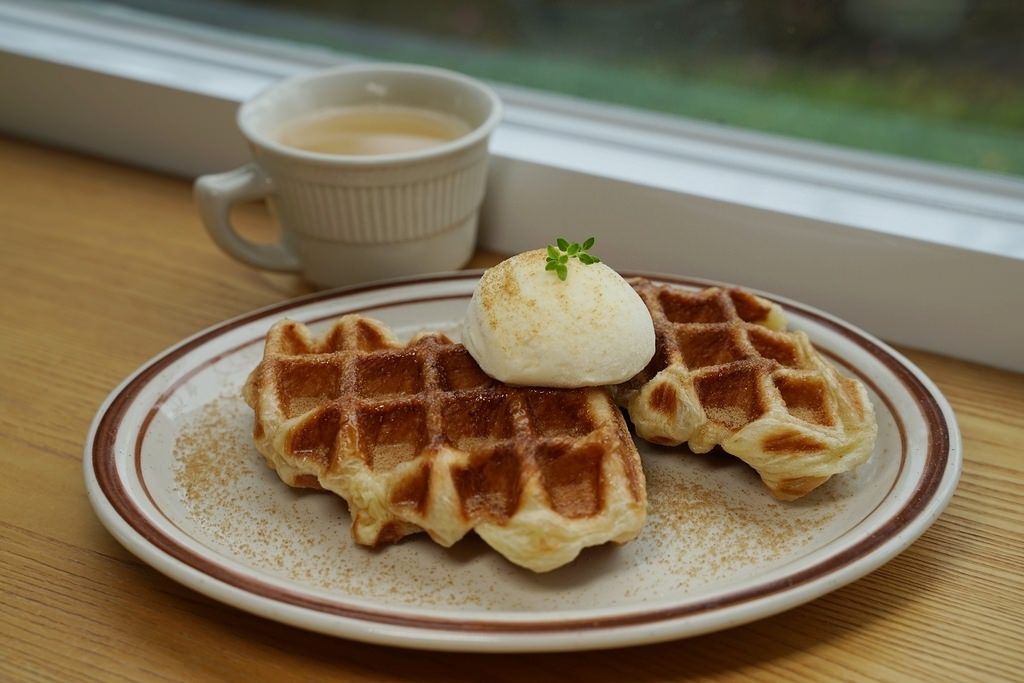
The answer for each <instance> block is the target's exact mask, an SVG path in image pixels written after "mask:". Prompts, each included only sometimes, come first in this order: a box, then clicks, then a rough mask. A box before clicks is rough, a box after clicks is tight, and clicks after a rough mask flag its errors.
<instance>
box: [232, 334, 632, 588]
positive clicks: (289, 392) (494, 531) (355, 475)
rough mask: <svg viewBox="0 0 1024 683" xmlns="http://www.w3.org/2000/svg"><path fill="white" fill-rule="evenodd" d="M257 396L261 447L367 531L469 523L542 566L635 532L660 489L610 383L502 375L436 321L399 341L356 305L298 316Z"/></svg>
mask: <svg viewBox="0 0 1024 683" xmlns="http://www.w3.org/2000/svg"><path fill="white" fill-rule="evenodd" d="M243 395H244V397H245V400H246V402H247V403H248V404H249V405H250V406H251V407H252V408H253V410H254V412H255V421H254V426H253V437H254V441H255V444H256V447H257V450H259V452H260V453H261V454H262V455H263V456H264V457H265V458H266V460H267V463H268V464H269V465H270V466H271V467H272V468H274V469H275V470H276V471H277V473H278V475H279V476H280V477H281V479H282V480H283V481H284V482H285V483H287V484H289V485H291V486H298V487H311V488H323V489H327V490H330V491H333V492H335V493H337V494H338V495H340V496H341V497H342V498H344V499H345V500H346V501H347V502H348V506H349V511H350V513H351V516H352V535H353V537H354V538H355V540H356V542H358V543H360V544H363V545H368V546H376V545H379V544H384V543H388V542H392V541H396V540H398V539H400V538H402V537H403V536H405V535H407V534H412V533H415V532H418V531H421V530H422V531H426V532H427V533H428V534H429V535H430V537H431V538H432V539H433V540H434V541H436V542H437V543H439V544H441V545H443V546H446V547H447V546H450V545H452V544H453V543H455V542H456V541H458V540H459V539H460V538H462V537H463V536H464V535H465V534H466V533H468V532H469V531H470V530H475V532H476V533H477V534H478V535H479V536H480V537H481V538H482V539H483V540H484V541H485V542H487V543H488V544H489V545H490V546H491V547H493V548H494V549H495V550H497V551H498V552H499V553H501V554H502V555H503V556H505V557H506V558H507V559H509V560H510V561H512V562H514V563H515V564H518V565H520V566H523V567H526V568H528V569H531V570H533V571H537V572H543V571H548V570H551V569H554V568H556V567H559V566H561V565H563V564H565V563H567V562H569V561H571V560H572V559H573V558H575V557H576V556H577V555H578V554H579V552H580V550H581V549H582V548H584V547H587V546H592V545H598V544H601V543H605V542H608V541H616V542H619V543H622V542H625V541H628V540H630V539H632V538H634V537H635V536H636V535H637V534H638V533H639V532H640V528H641V527H642V526H643V523H644V520H645V517H646V506H647V494H646V488H645V483H644V476H643V471H642V469H641V466H640V458H639V455H638V453H637V451H636V446H635V444H634V443H633V441H632V438H631V437H630V434H629V430H628V428H627V426H626V422H625V419H624V418H623V416H622V414H621V412H620V411H619V408H618V407H617V406H616V405H615V403H614V401H612V399H611V396H610V394H609V393H608V391H607V390H606V389H603V388H590V389H573V390H565V389H563V390H557V389H550V390H546V389H537V388H527V387H513V386H509V385H505V384H502V383H500V382H498V381H496V380H493V379H491V378H490V377H488V376H487V375H485V374H484V373H483V371H482V370H480V368H479V366H478V365H477V364H476V362H475V361H474V360H473V359H472V357H471V356H470V355H469V353H468V352H467V351H466V350H465V348H464V347H463V346H462V345H460V344H455V343H453V342H452V341H451V340H450V339H448V338H447V337H445V336H443V335H441V334H436V333H421V334H419V335H417V336H416V337H414V338H413V339H412V340H411V341H410V342H409V343H408V345H405V346H403V345H401V344H399V343H398V341H397V340H396V338H395V337H394V335H393V334H392V333H391V331H390V330H388V329H387V328H386V327H385V326H384V325H382V324H381V323H379V322H377V321H375V320H372V319H369V318H365V317H361V316H358V315H347V316H345V317H343V318H340V319H339V320H338V321H336V322H335V323H334V324H333V326H332V327H331V328H330V329H329V330H328V331H327V333H326V334H325V335H324V336H323V337H321V338H314V337H313V335H312V334H311V332H310V330H309V329H308V328H307V327H306V326H305V325H302V324H300V323H297V322H294V321H290V320H284V321H281V322H279V323H277V324H276V325H275V326H274V327H273V328H272V329H271V330H270V332H269V333H268V335H267V340H266V347H265V349H264V356H263V360H262V361H261V362H260V364H259V365H258V366H257V367H256V368H255V369H254V370H253V371H252V373H251V374H250V376H249V379H248V380H247V382H246V384H245V388H244V390H243Z"/></svg>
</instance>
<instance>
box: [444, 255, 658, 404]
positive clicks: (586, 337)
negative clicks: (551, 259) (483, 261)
mask: <svg viewBox="0 0 1024 683" xmlns="http://www.w3.org/2000/svg"><path fill="white" fill-rule="evenodd" d="M546 257H547V252H545V250H543V249H538V250H536V251H528V252H526V253H523V254H519V255H518V256H513V257H512V258H510V259H508V260H506V261H502V262H501V263H499V264H498V265H496V266H494V267H493V268H491V269H489V270H487V271H486V272H485V273H484V274H483V277H481V278H480V284H478V285H477V288H476V290H475V291H474V292H473V298H472V300H471V301H470V304H469V309H468V311H467V312H466V321H465V324H464V326H463V330H462V343H463V344H464V345H465V347H466V349H468V350H469V353H470V355H472V356H473V358H474V359H476V362H477V363H479V364H480V367H481V368H483V371H484V372H486V373H487V374H488V375H490V376H491V377H494V378H495V379H498V380H501V381H503V382H507V383H509V384H523V385H530V386H543V387H585V386H600V385H604V384H617V383H619V382H624V381H625V380H627V379H629V378H630V377H632V376H633V375H635V374H636V373H638V372H640V371H641V370H643V368H644V367H645V366H646V365H647V363H648V361H650V360H651V357H652V356H654V324H653V323H652V322H651V315H650V313H649V312H648V311H647V307H646V306H645V305H644V302H643V301H642V300H641V299H640V296H639V295H638V294H637V293H636V292H635V291H633V288H632V287H630V286H629V283H628V282H626V281H625V280H623V279H622V277H621V276H620V275H619V274H618V273H616V272H615V271H614V270H612V269H611V268H609V267H608V266H606V265H605V264H603V263H594V264H590V265H586V264H583V263H580V262H579V261H578V260H576V259H570V260H569V263H568V264H567V266H568V274H567V277H566V279H565V280H560V279H559V278H558V276H557V275H556V274H555V273H554V272H552V271H549V270H545V269H544V267H545V265H546Z"/></svg>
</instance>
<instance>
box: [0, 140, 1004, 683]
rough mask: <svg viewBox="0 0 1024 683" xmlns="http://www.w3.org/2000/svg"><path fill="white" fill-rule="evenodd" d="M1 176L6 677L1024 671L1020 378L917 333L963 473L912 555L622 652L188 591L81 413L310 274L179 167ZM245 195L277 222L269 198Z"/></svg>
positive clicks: (615, 676)
mask: <svg viewBox="0 0 1024 683" xmlns="http://www.w3.org/2000/svg"><path fill="white" fill-rule="evenodd" d="M0 181H2V182H0V236H2V243H0V272H2V273H3V277H4V288H3V291H2V293H0V311H2V317H0V349H2V353H3V356H2V358H3V360H2V363H0V373H2V382H0V387H2V388H0V444H2V449H0V458H2V463H3V464H2V467H3V469H2V471H3V477H2V479H0V511H2V514H0V534H2V541H0V581H2V597H0V602H2V608H0V679H2V680H47V681H49V680H54V681H69V680H90V681H91V680H98V681H108V680H149V679H153V680H174V681H179V680H180V681H197V680H225V681H235V680H248V681H253V680H262V679H271V680H313V679H317V678H324V679H327V678H330V679H332V680H357V681H370V680H386V681H391V680H429V681H450V680H460V681H480V680H494V681H512V680H532V681H544V680H557V681H567V680H573V681H576V680H578V681H597V680H608V681H653V680H736V681H747V680H779V681H794V680H805V681H818V680H843V681H860V680H922V681H938V680H952V681H975V680H1013V679H1016V680H1024V580H1022V577H1024V544H1022V529H1024V507H1022V505H1021V502H1020V501H1021V495H1022V493H1024V485H1022V484H1024V457H1022V455H1021V445H1022V444H1024V376H1022V375H1017V374H1012V373H1009V372H1003V371H1000V370H994V369H991V368H986V367H982V366H980V365H974V364H970V363H965V362H960V361H956V360H952V359H949V358H943V357H940V356H936V355H931V354H926V353H917V352H912V351H908V352H907V353H908V355H909V356H910V357H911V358H912V359H913V360H914V361H915V362H916V363H918V364H919V365H920V366H921V367H922V368H923V369H924V370H925V372H927V373H928V374H929V375H930V376H931V377H932V378H933V379H934V380H935V381H936V383H937V384H938V385H939V387H940V388H941V389H942V391H943V392H944V393H945V394H946V396H947V397H948V398H949V400H950V402H951V403H952V405H953V407H954V409H955V410H956V413H957V416H958V418H959V421H960V426H961V428H962V430H963V438H964V452H965V456H966V463H965V467H964V473H963V478H962V481H961V483H960V487H959V489H958V491H957V494H956V496H955V498H954V499H953V502H952V503H951V505H950V506H949V508H948V509H947V511H946V512H945V513H944V514H943V515H942V517H941V518H940V519H939V520H938V522H937V523H936V524H935V525H934V526H933V527H932V528H931V529H930V530H929V531H928V532H927V533H925V534H924V536H923V537H922V538H921V539H920V540H919V541H917V542H916V543H915V544H914V545H913V546H911V547H910V549H909V550H907V551H906V552H904V553H903V554H902V555H900V556H899V557H897V558H896V559H894V560H892V561H891V562H889V563H888V564H886V565H885V566H884V567H882V568H881V569H879V570H878V571H876V572H874V573H873V574H871V575H869V576H867V577H866V578H863V579H861V580H859V581H856V582H854V583H853V584H851V585H848V586H846V587H845V588H842V589H840V590H837V591H835V592H833V593H831V594H829V595H827V596H825V597H823V598H820V599H818V600H815V601H814V602H812V603H810V604H807V605H804V606H802V607H799V608H796V609H793V610H791V611H789V612H786V613H784V614H780V615H778V616H775V617H772V618H768V619H764V620H761V621H758V622H755V623H752V624H749V625H747V626H743V627H740V628H734V629H731V630H728V631H724V632H720V633H715V634H712V635H707V636H702V637H698V638H692V639H689V640H683V641H677V642H671V643H665V644H661V645H654V646H647V647H637V648H631V649H624V650H615V651H605V652H592V653H575V654H558V655H540V656H534V655H530V656H498V655H454V654H443V653H428V652H413V651H404V650H399V649H393V648H387V647H377V646H371V645H364V644H360V643H355V642H348V641H345V640H339V639H334V638H330V637H326V636H321V635H316V634H312V633H307V632H305V631H301V630H299V629H295V628H291V627H288V626H283V625H281V624H278V623H275V622H271V621H266V620H263V619H261V618H257V617H254V616H250V615H249V614H246V613H243V612H240V611H237V610H235V609H233V608H229V607H225V606H223V605H221V604H219V603H216V602H214V601H212V600H209V599H207V598H205V597H203V596H200V595H198V594H196V593H194V592H192V591H191V590H189V589H187V588H184V587H182V586H180V585H178V584H176V583H174V582H172V581H171V580H169V579H167V578H165V577H164V576H163V575H161V574H159V573H158V572H156V571H155V570H153V569H151V568H150V567H149V566H148V565H145V564H143V563H141V562H140V561H138V560H137V559H135V557H133V556H132V555H131V554H129V553H128V552H127V551H125V550H124V549H123V548H122V547H121V546H120V545H119V544H118V543H117V542H116V541H115V540H114V539H113V538H112V537H111V536H110V535H109V534H108V533H107V532H106V530H105V529H104V528H103V527H102V526H101V525H100V523H99V521H97V519H96V517H95V515H94V514H93V512H92V510H91V508H90V506H89V503H88V501H87V500H86V495H85V490H84V486H83V478H82V467H81V457H82V444H83V441H84V439H85V435H86V431H87V429H88V426H89V422H90V420H91V419H92V417H93V414H94V413H95V411H96V409H97V407H98V406H99V404H100V403H101V402H102V400H103V399H104V397H105V396H106V395H107V393H108V392H109V391H110V390H111V389H112V388H113V387H114V386H116V385H117V384H118V383H119V382H120V381H121V380H122V379H123V378H124V377H125V376H127V375H128V374H129V373H131V372H132V371H133V370H134V369H135V368H136V367H137V366H138V365H140V364H141V363H143V362H144V361H146V360H147V359H148V358H150V357H151V356H153V355H154V354H156V353H158V352H159V351H161V350H163V349H164V348H166V347H167V346H169V345H170V344H172V343H174V342H176V341H178V340H179V339H181V338H183V337H185V336H187V335H189V334H191V333H193V332H195V331H197V330H199V329H201V328H204V327H206V326H208V325H211V324H214V323H217V322H219V321H221V320H223V319H225V318H228V317H230V316H234V315H236V314H238V313H242V312H244V311H247V310H250V309H253V308H256V307H258V306H262V305H265V304H269V303H271V302H275V301H280V300H282V299H285V298H289V297H292V296H294V295H297V294H301V293H303V292H306V291H307V288H306V286H304V285H303V284H301V283H300V282H299V281H298V280H297V279H296V278H294V277H291V276H280V275H269V274H266V273H261V272H258V271H256V270H253V269H251V268H247V267H245V266H242V265H240V264H238V263H235V262H234V261H232V260H231V259H229V258H228V257H227V256H225V255H224V254H223V253H221V252H220V251H219V250H218V249H217V248H216V247H215V246H214V245H213V243H212V242H211V241H210V240H209V239H208V238H207V236H206V234H205V232H204V230H203V228H202V227H201V225H200V223H199V221H198V219H197V217H196V212H195V210H194V207H193V204H192V199H191V188H190V185H189V184H188V183H187V182H185V181H182V180H178V179H172V178H166V177H161V176H158V175H153V174H149V173H146V172H143V171H139V170H136V169H131V168H125V167H122V166H118V165H115V164H111V163H107V162H104V161H99V160H96V159H92V158H86V157H82V156H78V155H75V154H71V153H66V152H61V151H55V150H51V149H46V148H42V147H38V146H34V145H30V144H26V143H22V142H16V141H10V140H8V141H3V140H0ZM239 213H240V214H241V215H240V220H241V221H242V222H243V223H244V224H245V225H247V226H249V228H248V229H249V230H251V231H252V232H253V233H254V234H255V233H259V232H265V231H267V230H268V221H267V218H266V215H265V214H264V213H263V212H262V211H261V210H259V209H258V208H255V207H254V208H243V209H242V210H240V212H239ZM495 260H496V256H495V255H493V254H479V255H478V256H477V257H476V258H475V260H474V264H473V265H477V266H479V265H486V264H490V263H493V262H494V261H495ZM964 333H965V334H974V333H978V331H977V330H965V331H964Z"/></svg>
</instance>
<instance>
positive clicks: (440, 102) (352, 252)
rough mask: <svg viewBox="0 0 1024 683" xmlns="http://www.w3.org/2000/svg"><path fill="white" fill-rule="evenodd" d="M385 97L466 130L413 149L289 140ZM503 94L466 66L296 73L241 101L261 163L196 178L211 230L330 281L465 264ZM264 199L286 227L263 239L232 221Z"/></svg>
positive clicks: (241, 255)
mask: <svg viewBox="0 0 1024 683" xmlns="http://www.w3.org/2000/svg"><path fill="white" fill-rule="evenodd" d="M362 105H385V106H399V107H409V108H415V109H420V110H427V111H431V112H436V113H439V114H442V115H448V116H453V117H455V118H457V119H459V120H461V121H462V122H463V123H465V124H466V126H467V127H468V129H469V132H467V133H465V134H464V135H462V136H461V137H457V138H455V139H452V140H449V141H446V142H442V143H440V144H437V145H435V146H432V147H429V148H425V149H419V150H415V151H408V152H400V153H392V154H377V155H356V154H333V153H331V154H328V153H323V152H314V151H308V150H305V149H300V148H297V147H291V146H288V145H285V144H283V143H282V142H281V141H280V139H279V134H280V131H281V129H282V127H283V126H285V125H286V124H287V123H289V122H291V121H294V120H295V119H297V118H299V117H302V116H305V115H308V114H310V113H313V112H316V111H320V110H325V109H331V108H336V107H349V106H362ZM500 118H501V102H500V100H499V99H498V96H497V95H496V94H495V93H494V92H493V91H492V90H491V89H490V88H488V87H487V86H485V85H483V84H482V83H480V82H478V81H476V80H474V79H472V78H469V77H467V76H463V75H461V74H458V73H455V72H452V71H447V70H444V69H436V68H432V67H425V66H418V65H406V64H356V65H349V66H343V67H338V68H334V69H330V70H327V71H321V72H318V73H313V74H310V75H303V76H298V77H295V78H290V79H287V80H284V81H281V82H280V83H277V84H274V85H272V86H270V87H269V88H267V89H266V90H264V91H263V92H261V93H259V94H258V95H256V96H255V97H254V98H253V99H251V100H249V101H248V102H246V103H244V104H243V105H242V106H241V108H240V109H239V111H238V126H239V128H240V129H241V131H242V134H243V135H244V136H245V137H246V139H247V140H248V142H249V145H250V148H251V150H252V155H253V161H252V162H251V163H249V164H246V165H245V166H242V167H240V168H237V169H235V170H233V171H228V172H227V173H219V174H214V175H205V176H202V177H200V178H198V179H197V180H196V184H195V195H196V200H197V203H198V205H199V211H200V214H201V216H202V219H203V222H204V223H205V225H206V229H207V230H208V231H209V233H210V235H211V236H212V237H213V239H214V241H216V243H217V244H218V245H219V246H220V247H221V248H222V249H224V251H226V252H227V253H228V254H230V255H231V256H234V257H235V258H237V259H239V260H241V261H242V262H244V263H247V264H249V265H252V266H256V267H258V268H263V269H267V270H273V271H285V272H300V273H302V275H303V277H304V278H305V279H306V280H308V281H309V282H310V283H312V284H314V285H316V286H319V287H332V286H338V285H345V284H350V283H355V282H364V281H369V280H377V279H381V278H388V277H396V276H401V275H414V274H419V273H425V272H434V271H442V270H452V269H456V268H460V267H462V266H463V265H465V263H466V261H468V260H469V258H470V256H471V255H472V253H473V249H474V246H475V243H476V233H477V220H478V215H479V209H480V204H481V202H482V201H483V196H484V187H485V181H486V177H487V161H488V148H487V145H488V141H489V138H490V135H491V133H492V132H493V130H494V128H495V127H496V126H497V124H498V121H499V120H500ZM254 199H266V201H267V203H268V204H269V207H270V211H271V213H272V215H273V216H274V217H275V218H276V220H277V222H278V224H279V226H280V228H281V230H280V237H279V239H278V241H276V242H274V243H271V244H262V243H256V242H253V241H251V240H247V239H246V238H244V237H243V236H241V235H240V234H239V233H238V232H237V231H236V230H235V228H234V226H233V225H232V223H231V218H230V211H231V207H232V206H233V205H234V204H236V203H238V202H241V201H249V200H254Z"/></svg>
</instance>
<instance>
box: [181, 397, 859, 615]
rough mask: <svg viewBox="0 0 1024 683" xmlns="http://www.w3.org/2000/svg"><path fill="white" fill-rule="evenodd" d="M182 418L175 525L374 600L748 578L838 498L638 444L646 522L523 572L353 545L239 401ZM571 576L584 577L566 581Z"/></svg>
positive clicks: (622, 596) (547, 605)
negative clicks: (260, 435)
mask: <svg viewBox="0 0 1024 683" xmlns="http://www.w3.org/2000/svg"><path fill="white" fill-rule="evenodd" d="M195 415H196V416H195V418H194V419H193V420H192V421H191V422H190V423H189V424H188V425H187V426H186V428H185V429H183V430H182V431H181V432H180V434H179V436H178V437H177V440H176V442H175V444H174V448H173V456H174V461H175V465H174V472H175V483H176V489H177V493H178V495H179V497H180V499H181V503H182V505H183V508H184V511H185V512H184V514H185V515H186V518H185V519H184V520H183V521H178V524H179V526H181V527H182V528H183V529H185V530H186V531H187V532H188V533H190V534H191V535H192V536H193V537H194V538H196V539H197V540H198V541H199V542H200V543H202V544H204V545H205V546H207V547H209V548H210V549H211V550H212V551H213V552H214V553H216V554H218V555H221V556H225V557H229V558H232V559H234V560H236V561H239V562H241V563H243V564H244V565H246V566H248V567H251V568H252V569H253V570H255V571H258V572H261V573H266V574H270V575H273V576H278V577H281V578H284V579H286V580H291V581H295V582H297V583H300V584H302V585H303V586H307V587H312V588H313V589H317V590H324V591H328V592H330V593H332V594H336V595H341V596H346V597H358V598H366V599H372V600H384V601H386V602H387V603H388V604H396V603H397V604H403V603H404V604H410V605H417V606H436V607H443V608H453V607H456V608H457V607H460V606H461V607H464V608H466V609H469V610H477V609H510V610H538V609H539V610H550V609H552V608H553V603H552V599H553V598H552V596H554V595H558V596H560V597H558V598H557V600H556V602H557V603H558V605H560V606H562V607H563V608H565V609H573V608H575V607H580V606H583V607H586V606H592V605H595V604H606V605H607V604H637V603H644V602H647V601H649V600H651V599H664V597H665V596H666V594H677V595H687V594H692V593H693V592H694V591H699V590H701V589H702V588H704V587H707V586H714V585H721V584H723V583H729V582H731V581H733V580H736V579H742V578H752V577H756V576H757V575H758V574H759V573H761V572H763V571H765V570H766V569H768V568H771V567H777V566H780V564H782V563H785V562H787V561H790V560H791V559H793V558H795V557H799V556H800V555H802V554H803V553H804V552H807V551H808V550H810V549H813V548H814V547H815V546H816V544H817V543H819V541H820V539H821V533H822V530H823V529H825V528H826V527H828V526H829V524H830V522H831V521H833V520H834V519H835V518H836V516H837V515H840V516H841V515H842V514H843V511H844V510H845V505H846V503H845V502H844V500H843V499H842V498H843V494H842V488H841V487H830V486H825V487H822V488H821V489H819V490H817V491H815V492H814V494H813V495H812V496H809V497H808V499H805V500H803V501H800V502H799V503H797V504H794V503H782V502H778V501H775V500H773V499H771V498H770V496H768V494H767V492H766V491H765V490H764V487H763V485H762V484H761V483H760V482H759V481H758V480H757V476H756V474H755V473H754V472H753V470H750V469H749V468H747V467H746V466H745V465H744V464H743V463H741V462H739V461H737V460H735V459H733V458H731V456H726V455H724V454H720V453H715V452H713V453H711V454H707V455H702V456H695V455H692V454H689V453H688V452H687V451H686V449H685V447H680V448H658V447H653V446H650V445H648V444H641V451H642V452H643V458H644V470H645V475H646V479H647V488H648V520H647V523H646V525H645V527H644V529H643V532H642V533H641V535H640V537H639V538H637V539H636V540H634V541H631V542H630V543H628V544H626V545H623V546H616V545H614V544H610V545H608V546H603V547H600V548H594V549H590V550H587V551H584V553H583V554H582V555H581V556H580V557H579V558H578V559H577V560H576V561H575V562H573V563H572V564H571V565H569V566H567V567H565V568H563V569H562V570H559V571H555V572H552V573H551V574H545V575H533V574H531V573H529V572H526V571H525V570H521V569H519V568H516V567H514V566H512V565H510V564H509V563H507V562H504V561H502V560H501V558H500V557H497V556H496V554H494V553H492V552H490V551H488V550H487V549H486V548H485V547H484V545H483V543H482V542H481V541H480V540H479V539H477V538H474V537H472V535H471V536H469V537H467V538H465V539H463V540H461V541H459V542H458V543H456V544H455V546H453V547H452V548H441V547H440V546H437V545H436V544H434V543H432V542H431V541H430V540H429V539H428V538H427V537H426V536H425V535H416V536H412V537H408V538H406V539H405V540H403V541H402V542H400V543H398V544H396V545H393V546H388V547H385V548H380V549H373V550H371V549H367V548H362V547H359V546H357V545H356V544H355V543H354V542H353V541H352V539H351V537H350V534H349V526H350V524H351V519H350V517H349V515H348V511H347V509H346V506H345V503H344V501H343V500H342V499H341V498H339V497H338V496H336V495H334V494H332V493H328V492H322V491H314V490H309V489H304V490H300V489H293V488H290V487H288V486H287V485H285V484H284V483H283V482H281V481H280V479H279V478H278V477H277V475H276V473H274V471H273V470H272V469H271V468H270V467H268V466H267V464H266V463H265V462H264V461H263V458H262V456H260V455H259V454H258V453H257V452H256V450H255V448H254V447H253V445H252V435H251V430H252V414H251V411H250V410H249V408H248V407H247V406H246V405H245V404H244V402H242V400H241V399H240V398H239V397H237V395H235V394H234V393H228V394H225V395H224V396H221V397H219V398H217V399H214V400H212V401H210V402H208V403H207V404H206V405H205V406H204V407H203V408H202V409H201V410H199V411H197V412H196V414H195ZM574 572H580V573H579V574H578V575H577V574H575V573H574ZM573 576H576V577H577V579H580V577H587V578H586V579H585V580H584V579H580V580H576V579H573V580H572V581H571V582H570V583H569V584H566V581H568V580H569V579H570V578H571V577H573ZM567 586H568V587H567Z"/></svg>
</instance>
